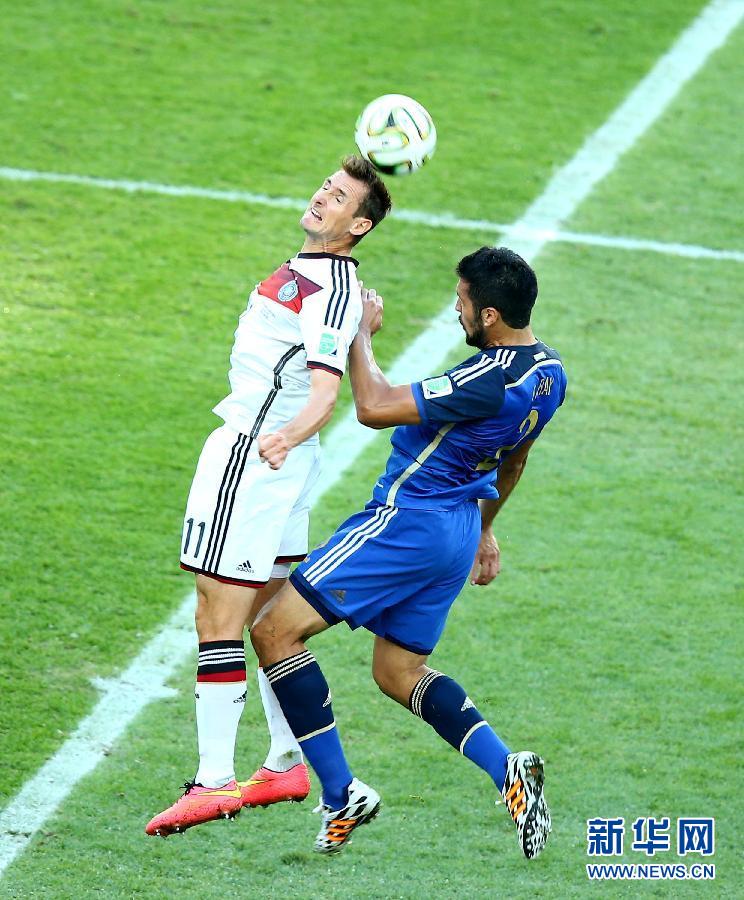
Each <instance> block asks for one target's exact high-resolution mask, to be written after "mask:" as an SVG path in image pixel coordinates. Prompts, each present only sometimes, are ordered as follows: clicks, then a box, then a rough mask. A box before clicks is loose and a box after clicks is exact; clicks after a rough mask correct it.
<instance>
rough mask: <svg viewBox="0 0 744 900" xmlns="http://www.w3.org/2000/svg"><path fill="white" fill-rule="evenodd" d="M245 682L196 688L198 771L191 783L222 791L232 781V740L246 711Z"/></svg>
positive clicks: (206, 684) (205, 685) (233, 765)
mask: <svg viewBox="0 0 744 900" xmlns="http://www.w3.org/2000/svg"><path fill="white" fill-rule="evenodd" d="M246 689H247V685H246V683H245V681H230V682H227V683H224V684H221V683H219V682H208V681H202V682H197V685H196V692H195V695H194V696H195V697H196V730H197V735H198V740H199V771H198V772H197V773H196V777H195V778H194V781H196V783H197V784H203V785H204V787H223V786H224V785H226V784H227V782H228V781H232V780H233V778H235V740H236V738H237V735H238V722H240V716H241V715H242V713H243V708H244V707H245V695H246Z"/></svg>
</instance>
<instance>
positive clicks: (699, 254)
mask: <svg viewBox="0 0 744 900" xmlns="http://www.w3.org/2000/svg"><path fill="white" fill-rule="evenodd" d="M0 178H2V179H4V180H5V181H46V182H51V183H56V184H76V185H82V186H84V187H94V188H103V189H104V190H111V191H123V192H125V193H130V194H135V193H138V194H162V195H165V196H167V197H194V198H202V199H207V200H221V201H223V202H227V203H245V204H248V205H253V206H268V207H272V208H274V209H294V210H297V211H298V212H300V211H302V210H304V209H306V207H307V201H306V200H298V199H296V198H293V197H270V196H269V195H268V194H256V193H253V192H251V191H239V190H220V189H218V188H205V187H196V186H194V185H187V184H183V185H175V184H159V183H158V182H154V181H129V180H126V179H121V180H117V179H113V178H96V177H93V176H90V175H70V174H65V173H62V172H39V171H36V170H34V169H13V168H9V167H7V166H0ZM391 218H394V219H398V221H400V222H408V223H409V224H412V225H423V226H425V227H427V228H450V229H452V230H453V231H480V232H485V233H489V232H493V233H494V234H501V235H505V234H508V233H513V232H514V227H515V226H514V225H505V224H503V223H501V222H491V221H488V220H486V219H464V218H462V217H460V216H455V215H452V214H451V213H440V214H439V215H435V214H433V213H427V212H421V211H419V210H415V209H398V210H393V213H392V215H391ZM520 237H523V238H526V239H529V240H534V241H538V242H540V243H552V242H561V243H566V244H581V245H587V246H595V247H608V248H611V249H616V250H645V251H648V252H650V253H663V254H667V255H669V256H686V257H689V258H691V259H718V260H730V261H733V262H744V251H742V250H719V249H714V248H712V247H702V246H700V245H698V244H680V243H676V242H669V241H655V240H648V239H646V238H634V237H625V236H623V235H603V234H591V233H584V232H580V231H564V230H561V229H558V230H550V229H547V228H545V227H534V226H531V225H530V224H529V223H527V222H522V224H521V225H520Z"/></svg>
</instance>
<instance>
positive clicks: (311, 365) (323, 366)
mask: <svg viewBox="0 0 744 900" xmlns="http://www.w3.org/2000/svg"><path fill="white" fill-rule="evenodd" d="M307 367H308V369H323V371H324V372H333V374H334V375H338V377H339V378H342V377H343V374H344V373H343V372H342V371H341V369H337V368H335V367H334V366H328V365H326V364H325V363H322V362H313V361H312V360H308V363H307Z"/></svg>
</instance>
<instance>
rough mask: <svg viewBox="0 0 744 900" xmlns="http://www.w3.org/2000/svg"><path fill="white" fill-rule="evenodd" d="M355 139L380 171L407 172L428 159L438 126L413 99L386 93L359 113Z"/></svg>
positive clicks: (414, 169) (386, 172)
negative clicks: (436, 126) (435, 125)
mask: <svg viewBox="0 0 744 900" xmlns="http://www.w3.org/2000/svg"><path fill="white" fill-rule="evenodd" d="M354 139H355V140H356V144H357V147H359V152H360V153H361V154H362V156H363V157H364V158H365V159H368V160H369V161H370V162H371V163H372V165H373V166H375V168H376V169H377V170H378V171H380V172H382V174H383V175H408V174H409V173H411V172H415V171H416V170H417V169H420V168H421V166H423V165H424V163H425V162H427V161H428V160H429V159H431V157H432V155H433V154H434V148H435V147H436V144H437V130H436V128H435V127H434V122H433V121H432V118H431V116H430V115H429V113H428V112H427V111H426V110H425V109H424V107H423V106H422V105H421V104H420V103H417V102H416V100H413V99H412V98H411V97H406V96H405V95H404V94H385V95H384V96H382V97H378V98H377V99H376V100H373V101H372V102H371V103H370V104H369V105H368V106H367V107H366V108H365V109H364V111H363V112H362V114H361V116H359V119H358V120H357V123H356V133H355V135H354Z"/></svg>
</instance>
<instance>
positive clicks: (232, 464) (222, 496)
mask: <svg viewBox="0 0 744 900" xmlns="http://www.w3.org/2000/svg"><path fill="white" fill-rule="evenodd" d="M249 447H250V439H249V438H248V437H247V436H246V435H244V434H239V435H238V437H237V439H236V441H235V443H234V444H233V446H232V450H231V451H230V459H229V460H228V463H227V465H226V466H225V471H224V473H223V475H222V483H221V484H220V489H219V491H218V493H217V504H216V506H215V509H214V516H213V517H212V527H211V528H210V530H209V539H208V541H207V548H206V550H205V551H204V566H205V568H208V569H209V568H212V567H211V566H210V564H209V559H210V557H211V556H212V555H213V553H214V548H215V544H216V541H217V540H218V536H219V533H220V531H221V529H222V523H223V521H224V517H225V502H226V499H227V495H228V493H229V492H230V488H231V486H232V483H233V480H234V475H235V470H236V468H237V467H238V465H239V463H240V457H241V454H242V453H244V452H246V453H247V451H248V448H249Z"/></svg>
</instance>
